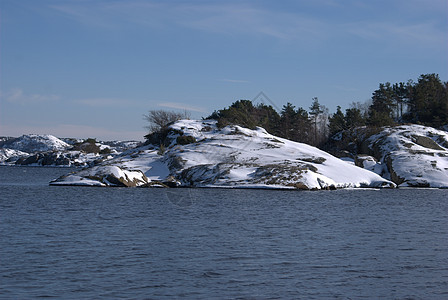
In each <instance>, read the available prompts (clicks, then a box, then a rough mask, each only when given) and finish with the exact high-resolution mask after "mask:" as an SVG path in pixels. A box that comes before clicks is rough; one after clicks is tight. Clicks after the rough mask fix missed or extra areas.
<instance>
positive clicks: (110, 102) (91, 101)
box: [74, 98, 138, 107]
mask: <svg viewBox="0 0 448 300" xmlns="http://www.w3.org/2000/svg"><path fill="white" fill-rule="evenodd" d="M74 102H75V103H78V104H81V105H86V106H91V107H124V106H135V105H137V104H138V103H137V102H136V101H133V100H126V99H117V98H88V99H81V100H75V101H74Z"/></svg>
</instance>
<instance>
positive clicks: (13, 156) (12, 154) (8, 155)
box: [0, 148, 30, 164]
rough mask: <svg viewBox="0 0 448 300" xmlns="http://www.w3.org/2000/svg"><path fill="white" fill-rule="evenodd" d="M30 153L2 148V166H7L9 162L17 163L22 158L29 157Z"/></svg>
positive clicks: (0, 160)
mask: <svg viewBox="0 0 448 300" xmlns="http://www.w3.org/2000/svg"><path fill="white" fill-rule="evenodd" d="M29 155H30V154H29V153H26V152H23V151H19V150H14V149H8V148H0V164H6V163H8V162H9V161H13V162H15V161H17V160H18V159H20V158H22V157H27V156H29Z"/></svg>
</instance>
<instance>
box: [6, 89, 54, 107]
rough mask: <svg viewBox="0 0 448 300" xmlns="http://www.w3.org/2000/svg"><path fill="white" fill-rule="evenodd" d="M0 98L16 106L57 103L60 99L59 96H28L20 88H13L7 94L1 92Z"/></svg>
mask: <svg viewBox="0 0 448 300" xmlns="http://www.w3.org/2000/svg"><path fill="white" fill-rule="evenodd" d="M0 97H1V98H2V99H4V100H6V101H7V102H10V103H15V104H21V105H25V104H37V103H45V102H55V101H58V100H59V99H60V97H59V96H57V95H52V94H48V95H43V94H28V93H25V92H24V91H23V89H20V88H13V89H11V90H9V91H7V92H1V93H0Z"/></svg>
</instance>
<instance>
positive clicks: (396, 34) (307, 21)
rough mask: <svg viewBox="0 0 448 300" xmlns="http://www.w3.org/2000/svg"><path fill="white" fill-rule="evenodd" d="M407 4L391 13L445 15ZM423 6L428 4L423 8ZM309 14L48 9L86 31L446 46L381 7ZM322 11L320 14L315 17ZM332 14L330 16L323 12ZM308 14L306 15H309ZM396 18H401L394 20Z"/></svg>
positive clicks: (156, 6) (207, 8)
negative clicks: (176, 31) (127, 28)
mask: <svg viewBox="0 0 448 300" xmlns="http://www.w3.org/2000/svg"><path fill="white" fill-rule="evenodd" d="M409 1H410V2H409V3H410V4H409V5H408V0H406V1H397V3H395V2H394V3H392V4H391V7H392V9H394V10H397V12H398V11H406V12H407V13H408V14H409V16H411V15H413V14H415V12H417V11H418V10H425V11H426V12H427V13H426V14H427V15H429V14H430V13H431V12H434V11H435V9H439V10H440V9H443V8H445V9H446V1H445V0H433V1H429V2H428V1H427V0H424V1H422V0H409ZM428 3H429V4H428ZM302 4H303V5H304V6H305V7H307V8H308V9H309V10H308V11H307V13H305V11H304V10H300V9H296V10H293V11H286V10H279V9H272V8H269V7H266V6H263V4H261V3H260V2H255V1H254V2H233V1H232V2H224V1H220V2H188V3H186V2H177V1H176V2H172V1H169V2H168V1H164V2H161V1H141V0H130V1H99V2H89V5H88V6H86V5H85V3H84V2H70V3H58V4H54V5H52V6H51V8H52V9H54V10H56V11H58V12H59V13H61V14H62V15H65V16H67V17H69V18H71V19H73V20H76V21H78V22H80V23H83V24H85V25H89V26H97V27H101V28H114V29H116V28H119V27H121V26H123V25H126V24H136V25H138V26H147V27H151V28H156V29H161V28H171V27H172V26H175V27H182V28H188V29H192V30H200V31H204V32H210V33H218V34H222V35H227V36H235V35H250V36H264V37H270V38H273V39H277V40H284V41H296V42H299V43H300V44H305V43H306V45H307V46H309V45H310V44H313V43H318V44H319V43H321V42H324V41H327V40H330V39H332V38H335V37H336V38H337V37H345V38H347V37H349V38H350V37H352V38H353V37H355V38H360V39H362V40H364V41H369V42H379V43H394V42H395V43H397V42H404V43H406V44H410V45H414V46H420V47H428V48H430V47H435V46H441V45H442V44H443V43H445V42H446V39H447V38H446V30H445V29H443V28H441V27H440V24H436V23H435V22H431V21H430V20H431V19H428V18H427V19H426V21H424V20H422V19H420V20H416V19H415V18H412V17H403V18H401V17H400V18H398V17H397V18H391V17H387V16H382V14H380V10H379V6H381V5H383V4H382V3H376V2H367V3H365V2H362V3H360V2H359V1H348V2H346V3H345V4H341V3H340V2H337V1H334V0H320V1H312V2H309V3H308V2H306V3H302ZM347 6H350V9H351V10H352V11H353V14H354V15H356V14H357V12H359V13H364V12H365V11H369V12H371V14H373V15H374V14H378V16H379V18H377V17H375V18H370V19H368V18H366V19H365V20H363V21H356V22H354V21H353V20H356V19H358V18H355V17H354V18H352V19H351V18H344V17H337V15H338V12H343V11H346V10H347V9H348V7H347ZM401 7H403V8H401ZM323 9H326V10H327V13H326V14H321V13H319V12H320V11H321V10H323ZM331 10H334V13H333V14H331V13H329V11H331ZM309 11H311V13H309ZM400 16H401V15H400Z"/></svg>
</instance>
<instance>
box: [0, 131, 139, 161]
mask: <svg viewBox="0 0 448 300" xmlns="http://www.w3.org/2000/svg"><path fill="white" fill-rule="evenodd" d="M138 143H139V142H137V141H125V142H120V141H112V142H96V141H95V140H93V139H87V140H83V139H71V138H65V139H59V138H56V137H54V136H52V135H36V134H30V135H23V136H21V137H19V138H12V137H2V138H0V164H2V165H14V164H15V165H26V166H67V167H71V166H77V167H79V166H89V165H94V164H97V163H99V162H101V161H104V160H107V159H110V158H112V157H114V156H116V155H118V154H120V153H121V152H123V151H125V150H127V149H129V148H133V147H135V146H136V145H137V144H138ZM92 149H93V150H92Z"/></svg>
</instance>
